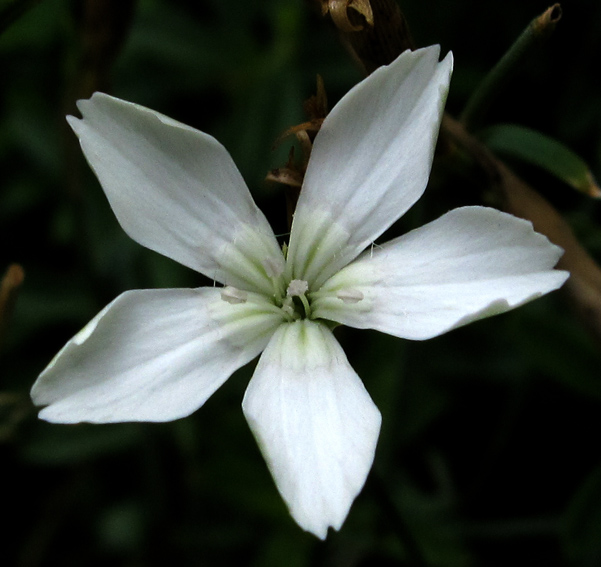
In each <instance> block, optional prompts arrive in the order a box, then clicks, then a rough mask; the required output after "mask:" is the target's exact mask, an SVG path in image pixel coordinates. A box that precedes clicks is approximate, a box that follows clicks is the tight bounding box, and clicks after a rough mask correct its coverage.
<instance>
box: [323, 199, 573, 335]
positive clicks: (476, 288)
mask: <svg viewBox="0 0 601 567" xmlns="http://www.w3.org/2000/svg"><path fill="white" fill-rule="evenodd" d="M562 253H563V251H562V250H561V248H559V247H557V246H555V245H553V244H551V243H550V242H549V241H548V240H547V238H546V237H545V236H543V235H542V234H538V233H536V232H534V230H533V229H532V224H531V223H530V222H528V221H525V220H523V219H519V218H516V217H514V216H511V215H508V214H506V213H502V212H500V211H497V210H495V209H489V208H486V207H463V208H459V209H455V210H453V211H450V212H449V213H447V214H445V215H443V216H442V217H440V218H439V219H438V220H435V221H434V222H431V223H429V224H427V225H425V226H423V227H421V228H418V229H416V230H413V231H412V232H409V233H408V234H406V235H404V236H401V237H400V238H397V239H395V240H393V241H391V242H389V243H387V244H385V245H384V246H381V247H378V248H376V249H374V250H373V251H371V252H369V251H368V252H366V253H365V254H364V255H363V256H362V257H361V258H359V259H358V260H357V261H356V262H353V263H352V264H350V265H349V266H347V267H346V268H345V269H343V270H341V271H340V272H339V273H338V274H336V275H335V276H334V277H332V278H331V279H330V280H329V281H328V282H326V284H325V285H324V286H323V288H322V289H321V290H320V291H319V292H318V293H317V294H315V297H314V299H313V302H312V308H313V312H314V314H315V316H316V317H321V318H324V319H331V320H333V321H337V322H339V323H343V324H345V325H350V326H351V327H357V328H362V329H364V328H371V329H377V330H379V331H382V332H384V333H388V334H391V335H395V336H398V337H402V338H406V339H414V340H422V339H428V338H431V337H435V336H438V335H440V334H442V333H445V332H447V331H449V330H451V329H454V328H456V327H460V326H462V325H465V324H467V323H470V322H471V321H475V320H477V319H482V318H483V317H488V316H489V315H495V314H497V313H503V312H505V311H508V310H509V309H513V308H514V307H517V306H519V305H522V304H523V303H526V302H527V301H531V300H532V299H535V298H537V297H540V296H541V295H544V294H545V293H548V292H550V291H553V290H554V289H557V288H559V287H561V285H562V284H563V283H564V281H565V280H566V279H567V278H568V276H569V274H568V272H562V271H559V270H553V266H555V264H556V263H557V261H558V259H559V258H560V256H561V254H562ZM349 290H352V291H354V292H356V293H359V294H360V295H361V296H362V297H363V299H362V300H360V301H356V302H354V303H349V302H348V301H346V302H345V301H343V299H344V298H345V297H346V296H348V295H349ZM344 291H346V295H345V294H344V293H342V292H344Z"/></svg>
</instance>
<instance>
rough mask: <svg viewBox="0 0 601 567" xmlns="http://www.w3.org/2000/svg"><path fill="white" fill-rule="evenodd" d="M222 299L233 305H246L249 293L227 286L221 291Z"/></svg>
mask: <svg viewBox="0 0 601 567" xmlns="http://www.w3.org/2000/svg"><path fill="white" fill-rule="evenodd" d="M221 299H223V301H227V302H228V303H231V304H232V305H237V304H239V303H246V300H247V299H248V293H247V292H246V291H244V290H242V289H238V288H235V287H232V286H231V285H227V286H225V287H224V288H223V289H222V290H221Z"/></svg>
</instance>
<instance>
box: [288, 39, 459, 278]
mask: <svg viewBox="0 0 601 567" xmlns="http://www.w3.org/2000/svg"><path fill="white" fill-rule="evenodd" d="M439 52H440V49H439V47H438V46H432V47H428V48H425V49H419V50H417V51H413V52H410V51H405V52H404V53H403V54H402V55H400V56H399V57H398V58H397V59H396V60H395V61H393V62H392V63H391V64H390V65H388V66H385V67H380V68H379V69H377V70H376V71H375V72H374V73H372V74H371V75H370V76H369V77H368V78H367V79H365V80H364V81H362V82H361V83H359V84H358V85H356V86H355V87H354V88H353V89H351V91H349V93H348V94H347V95H346V96H345V97H344V98H343V99H342V100H341V101H340V102H339V103H338V104H337V105H336V107H335V108H334V109H333V110H332V112H331V113H330V114H329V115H328V116H327V118H326V119H325V121H324V123H323V126H322V128H321V130H320V132H319V134H318V135H317V137H316V138H315V144H314V145H313V151H312V153H311V159H310V160H309V165H308V169H307V173H306V176H305V181H304V185H303V189H302V191H301V194H300V198H299V201H298V206H297V209H296V213H295V216H294V222H293V225H292V234H291V237H290V247H289V250H288V258H289V263H290V265H291V268H290V269H291V273H290V276H291V277H292V278H296V279H302V280H306V281H309V282H313V285H314V289H317V288H318V287H319V286H320V285H321V284H322V283H323V282H324V281H325V280H326V279H327V278H328V277H329V276H331V275H332V274H334V273H335V272H336V271H338V270H339V269H340V268H341V267H343V266H345V265H346V264H348V263H349V262H350V261H351V260H353V259H354V258H355V257H356V256H358V255H359V253H360V252H361V251H362V250H364V249H365V247H366V246H367V245H368V244H369V243H371V242H373V240H375V239H376V238H377V237H378V236H379V235H380V234H382V233H383V232H384V231H385V230H386V229H387V228H388V227H389V226H390V225H391V224H392V223H393V222H394V221H396V220H397V219H398V218H399V217H401V216H402V215H403V214H404V213H405V212H406V211H407V209H409V208H410V207H411V206H412V205H413V203H415V201H417V199H419V197H420V196H421V195H422V193H423V191H424V189H425V188H426V185H427V183H428V176H429V175H430V167H431V164H432V157H433V155H434V147H435V145H436V139H437V137H438V130H439V126H440V120H441V117H442V112H443V107H444V103H445V100H446V95H447V91H448V87H449V81H450V78H451V70H452V66H453V60H452V55H451V54H450V53H449V54H448V55H447V57H446V58H445V59H444V60H443V61H442V62H441V63H439V62H438V56H439Z"/></svg>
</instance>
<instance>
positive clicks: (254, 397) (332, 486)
mask: <svg viewBox="0 0 601 567" xmlns="http://www.w3.org/2000/svg"><path fill="white" fill-rule="evenodd" d="M243 409H244V415H245V416H246V419H247V420H248V423H249V425H250V427H251V429H252V431H253V433H254V435H255V438H256V439H257V442H258V444H259V447H260V449H261V451H262V453H263V455H264V456H265V459H266V461H267V464H268V466H269V469H270V471H271V474H272V475H273V477H274V479H275V482H276V485H277V487H278V490H279V491H280V494H281V495H282V497H283V498H284V500H285V501H286V504H287V505H288V508H289V509H290V513H291V514H292V517H293V518H294V519H295V520H296V522H297V523H298V524H299V525H300V526H301V527H302V528H303V529H305V530H307V531H310V532H312V533H313V534H315V535H316V536H318V537H320V538H322V539H324V538H325V537H326V534H327V530H328V526H332V527H334V528H335V529H339V528H340V526H341V525H342V523H343V522H344V519H345V518H346V516H347V514H348V511H349V509H350V507H351V504H352V502H353V500H354V499H355V497H356V496H357V494H358V493H359V491H360V490H361V488H362V487H363V484H364V483H365V479H366V477H367V474H368V472H369V470H370V468H371V465H372V462H373V459H374V453H375V449H376V443H377V440H378V434H379V431H380V423H381V416H380V412H379V411H378V408H376V406H375V405H374V403H373V402H372V400H371V398H370V397H369V394H368V393H367V391H366V390H365V387H364V386H363V383H362V382H361V380H360V378H359V377H358V376H357V374H356V373H355V371H354V370H353V369H352V368H351V366H350V365H349V363H348V360H347V359H346V356H345V354H344V351H343V350H342V348H341V346H340V344H339V343H338V341H337V340H336V339H335V338H334V336H333V335H332V333H331V331H330V330H329V329H328V328H327V327H326V326H325V325H323V324H321V323H316V322H312V321H309V320H302V321H296V322H294V323H285V324H283V325H282V326H281V327H280V328H279V329H278V330H277V332H276V333H275V335H274V336H273V338H272V340H271V341H270V343H269V345H268V346H267V348H266V350H265V352H264V353H263V355H262V356H261V358H260V359H259V364H258V365H257V369H256V370H255V373H254V376H253V378H252V380H251V381H250V384H249V386H248V389H247V390H246V394H245V396H244V402H243Z"/></svg>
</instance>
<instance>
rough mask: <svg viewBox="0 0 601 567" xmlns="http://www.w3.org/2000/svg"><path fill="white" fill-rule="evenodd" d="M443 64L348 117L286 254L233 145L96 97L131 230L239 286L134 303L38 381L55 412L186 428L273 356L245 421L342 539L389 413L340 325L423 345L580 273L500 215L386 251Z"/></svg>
mask: <svg viewBox="0 0 601 567" xmlns="http://www.w3.org/2000/svg"><path fill="white" fill-rule="evenodd" d="M438 56H439V49H438V47H430V48H427V49H421V50H418V51H415V52H412V53H411V52H405V53H404V54H403V55H401V56H400V57H399V58H398V59H396V61H394V62H393V63H392V64H391V65H389V66H388V67H383V68H380V69H378V70H377V71H375V72H374V73H373V74H372V75H371V76H370V77H368V78H367V79H365V80H364V81H363V82H361V83H360V84H358V85H357V86H356V87H355V88H353V89H352V90H351V91H350V92H349V93H348V94H347V95H346V96H345V97H344V98H343V99H342V100H341V101H340V102H339V103H338V105H336V107H335V108H334V109H333V110H332V112H331V113H330V115H329V116H328V117H327V118H326V120H325V122H324V123H323V127H322V129H321V131H320V132H319V134H318V135H317V138H316V139H315V144H314V147H313V152H312V155H311V159H310V163H309V166H308V169H307V173H306V177H305V182H304V186H303V189H302V191H301V195H300V198H299V201H298V206H297V210H296V214H295V216H294V222H293V226H292V232H291V236H290V242H289V247H288V250H287V257H286V258H285V257H284V254H283V252H282V249H281V248H280V246H279V245H278V243H277V242H276V239H275V236H274V234H273V231H272V230H271V228H270V226H269V224H268V222H267V220H266V219H265V217H264V216H263V214H262V213H261V212H260V211H259V210H258V208H257V207H256V205H255V203H254V202H253V200H252V198H251V195H250V193H249V191H248V189H247V187H246V185H245V184H244V181H243V180H242V177H241V176H240V173H239V172H238V170H237V169H236V167H235V165H234V163H233V161H232V159H231V158H230V156H229V154H228V153H227V151H226V150H225V149H224V148H223V147H222V146H221V145H220V144H219V143H218V142H217V141H216V140H215V139H214V138H212V137H210V136H208V135H207V134H204V133H202V132H198V131H197V130H194V129H193V128H190V127H188V126H185V125H183V124H180V123H178V122H175V121H174V120H171V119H170V118H167V117H165V116H163V115H161V114H158V113H156V112H153V111H152V110H148V109H146V108H142V107H140V106H137V105H135V104H131V103H128V102H124V101H121V100H118V99H115V98H112V97H110V96H107V95H105V94H100V93H97V94H95V95H94V96H93V97H92V98H91V99H89V100H85V101H80V103H79V108H80V110H81V113H82V115H83V118H82V119H76V118H73V117H69V123H70V124H71V126H72V127H73V129H74V130H75V132H76V133H77V135H78V136H79V139H80V141H81V146H82V148H83V151H84V153H85V155H86V157H87V159H88V162H89V163H90V165H91V167H92V169H93V170H94V172H95V173H96V175H97V176H98V179H99V180H100V183H101V184H102V187H103V188H104V191H105V192H106V194H107V197H108V199H109V201H110V204H111V206H112V208H113V210H114V212H115V214H116V215H117V218H118V219H119V222H120V223H121V226H122V227H123V228H124V230H125V231H126V232H127V233H128V234H129V235H130V236H131V237H132V238H133V239H135V240H136V241H138V242H139V243H140V244H142V245H144V246H146V247H148V248H151V249H152V250H155V251H157V252H160V253H161V254H164V255H165V256H168V257H170V258H172V259H174V260H176V261H177V262H180V263H182V264H184V265H186V266H188V267H190V268H192V269H194V270H197V271H198V272H201V273H203V274H205V275H206V276H208V277H210V278H212V279H214V280H216V281H217V282H220V283H222V284H224V285H225V287H208V288H199V289H173V290H171V289H157V290H143V291H128V292H125V293H123V294H122V295H120V296H119V297H118V298H117V299H115V300H114V301H113V302H112V303H111V304H110V305H108V306H107V307H106V308H105V309H103V310H102V311H101V312H100V313H99V314H98V315H97V316H96V317H95V318H94V319H93V320H92V321H91V322H90V323H89V324H88V325H87V326H86V327H85V328H84V329H83V330H82V331H81V332H80V333H78V334H77V335H76V336H75V337H73V338H72V339H71V340H70V341H69V342H68V343H67V344H66V345H65V347H64V348H63V349H62V350H61V351H60V353H59V354H58V355H57V356H56V357H55V358H54V360H53V361H52V362H51V363H50V365H49V366H48V367H47V368H46V369H45V370H44V372H42V374H41V375H40V377H39V378H38V380H37V382H36V383H35V384H34V386H33V389H32V397H33V399H34V401H35V403H36V404H39V405H45V406H46V407H45V408H44V409H42V410H41V412H40V417H41V418H43V419H46V420H48V421H52V422H60V423H73V422H81V421H87V422H95V423H98V422H118V421H167V420H173V419H177V418H180V417H184V416H187V415H189V414H190V413H192V412H193V411H195V410H196V409H198V408H199V407H200V406H202V404H203V403H204V402H205V400H206V399H207V398H208V397H209V396H210V395H211V394H212V393H213V392H214V391H215V390H216V389H217V388H219V386H221V384H223V383H224V382H225V381H226V380H227V378H228V377H229V376H230V375H231V374H232V373H233V372H234V371H235V370H236V369H237V368H239V367H241V366H242V365H244V364H246V363H247V362H249V361H250V360H252V359H253V358H255V357H256V356H257V355H258V354H260V353H261V352H262V353H263V354H262V355H261V357H260V359H259V362H258V365H257V368H256V370H255V372H254V375H253V378H252V380H251V381H250V384H249V386H248V389H247V390H246V394H245V396H244V401H243V404H242V405H243V410H244V415H245V416H246V419H247V420H248V423H249V425H250V427H251V429H252V431H253V433H254V435H255V437H256V439H257V442H258V444H259V446H260V448H261V451H262V452H263V454H264V456H265V459H266V460H267V464H268V466H269V469H270V470H271V473H272V474H273V477H274V479H275V482H276V485H277V487H278V490H279V491H280V493H281V495H282V497H283V498H284V500H285V501H286V503H287V505H288V508H289V509H290V513H291V514H292V516H293V517H294V519H295V520H296V521H297V522H298V524H300V526H301V527H302V528H304V529H305V530H308V531H310V532H312V533H314V534H315V535H317V536H318V537H320V538H325V536H326V533H327V529H328V527H329V526H332V527H334V528H335V529H339V528H340V526H341V525H342V523H343V521H344V519H345V517H346V515H347V513H348V511H349V508H350V506H351V504H352V501H353V500H354V498H355V496H356V495H357V494H358V493H359V491H360V490H361V488H362V487H363V484H364V482H365V479H366V476H367V474H368V472H369V470H370V468H371V465H372V462H373V458H374V452H375V448H376V443H377V439H378V434H379V430H380V421H381V418H380V413H379V411H378V409H377V408H376V406H375V405H374V403H373V402H372V400H371V398H370V397H369V394H368V393H367V391H366V390H365V388H364V386H363V384H362V382H361V380H360V379H359V377H358V376H357V374H356V373H355V372H354V371H353V369H352V368H351V366H350V365H349V363H348V361H347V358H346V356H345V354H344V352H343V350H342V348H341V346H340V345H339V343H338V342H337V340H336V339H335V338H334V335H333V334H332V331H331V328H332V327H333V326H334V323H343V324H346V325H351V326H353V327H358V328H370V329H377V330H379V331H383V332H385V333H389V334H392V335H395V336H398V337H401V338H406V339H415V340H422V339H427V338H430V337H435V336H437V335H440V334H441V333H445V332H447V331H449V330H450V329H454V328H456V327H458V326H460V325H464V324H466V323H468V322H470V321H474V320H476V319H480V318H482V317H485V316H488V315H492V314H494V313H500V312H502V311H507V310H508V309H511V308H513V307H516V306H518V305H521V304H523V303H525V302H526V301H530V300H531V299H534V298H536V297H538V296H540V295H542V294H544V293H547V292H549V291H551V290H554V289H556V288H558V287H559V286H561V285H562V283H563V282H564V281H565V279H566V278H567V274H566V273H565V272H560V271H555V270H553V266H554V265H555V263H556V262H557V260H558V258H559V257H560V255H561V250H560V249H559V248H557V247H556V246H554V245H552V244H550V243H549V242H548V240H547V239H546V238H545V237H544V236H541V235H540V234H537V233H535V232H534V231H533V230H532V226H531V225H530V223H528V222H526V221H524V220H520V219H517V218H514V217H512V216H510V215H507V214H504V213H501V212H499V211H496V210H493V209H487V208H483V207H464V208H461V209H456V210H454V211H451V212H449V213H447V214H446V215H444V216H443V217H441V218H440V219H438V220H436V221H434V222H432V223H430V224H428V225H426V226H424V227H422V228H420V229H417V230H414V231H412V232H410V233H408V234H406V235H404V236H402V237H400V238H397V239H395V240H393V241H391V242H388V243H387V244H384V245H383V246H377V247H370V244H372V243H373V242H374V240H375V239H376V238H377V237H378V236H380V235H381V234H382V233H383V232H384V231H385V230H386V229H387V228H388V227H389V226H390V225H391V224H392V223H393V222H395V221H396V220H397V219H398V218H399V217H400V216H401V215H403V214H404V213H405V212H406V211H407V209H409V207H411V206H412V205H413V204H414V203H415V201H416V200H417V199H418V198H419V197H420V196H421V194H422V193H423V191H424V189H425V187H426V184H427V181H428V175H429V172H430V166H431V161H432V155H433V152H434V146H435V143H436V137H437V134H438V128H439V124H440V119H441V115H442V110H443V106H444V101H445V98H446V94H447V90H448V84H449V80H450V75H451V68H452V57H451V55H450V54H449V55H448V56H447V57H446V58H445V59H444V60H443V61H442V62H440V63H439V62H438ZM366 248H367V250H366ZM364 250H366V251H365V252H364V253H363V254H361V253H362V252H363V251H364Z"/></svg>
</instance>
